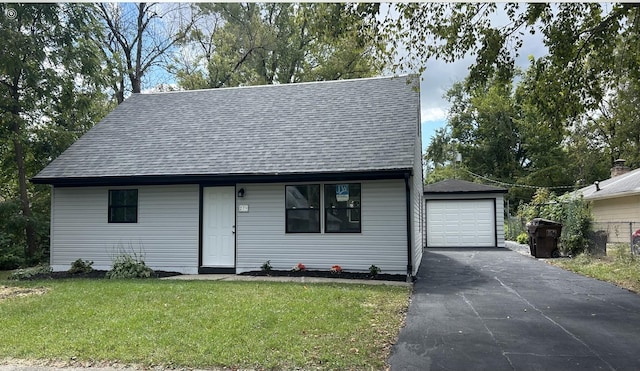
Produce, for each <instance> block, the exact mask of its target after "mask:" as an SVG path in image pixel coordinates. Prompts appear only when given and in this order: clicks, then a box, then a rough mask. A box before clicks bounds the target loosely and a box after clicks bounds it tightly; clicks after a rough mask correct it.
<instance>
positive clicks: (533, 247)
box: [527, 218, 562, 258]
mask: <svg viewBox="0 0 640 371" xmlns="http://www.w3.org/2000/svg"><path fill="white" fill-rule="evenodd" d="M561 231H562V224H560V223H558V222H554V221H553V220H547V219H542V218H535V219H533V220H531V221H530V222H529V223H527V233H528V234H529V250H530V252H531V255H533V256H535V257H536V258H559V257H560V250H558V238H560V232H561Z"/></svg>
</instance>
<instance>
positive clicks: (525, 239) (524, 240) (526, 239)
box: [516, 232, 529, 245]
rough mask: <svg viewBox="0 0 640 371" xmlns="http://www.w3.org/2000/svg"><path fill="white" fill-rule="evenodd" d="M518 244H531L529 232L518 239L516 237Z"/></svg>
mask: <svg viewBox="0 0 640 371" xmlns="http://www.w3.org/2000/svg"><path fill="white" fill-rule="evenodd" d="M516 242H517V243H521V244H525V245H526V244H528V243H529V234H528V233H527V232H522V233H520V234H519V235H518V237H516Z"/></svg>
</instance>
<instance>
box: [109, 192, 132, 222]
mask: <svg viewBox="0 0 640 371" xmlns="http://www.w3.org/2000/svg"><path fill="white" fill-rule="evenodd" d="M137 222H138V190H137V189H112V190H109V223H137Z"/></svg>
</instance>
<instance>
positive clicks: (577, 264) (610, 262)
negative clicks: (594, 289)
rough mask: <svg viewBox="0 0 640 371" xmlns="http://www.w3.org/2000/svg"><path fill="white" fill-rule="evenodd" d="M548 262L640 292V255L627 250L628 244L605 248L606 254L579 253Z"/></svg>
mask: <svg viewBox="0 0 640 371" xmlns="http://www.w3.org/2000/svg"><path fill="white" fill-rule="evenodd" d="M549 262H550V263H551V264H553V265H557V266H559V267H562V268H564V269H567V270H570V271H573V272H576V273H579V274H582V275H584V276H588V277H593V278H597V279H599V280H602V281H607V282H611V283H613V284H616V285H618V286H620V287H624V288H626V289H628V290H631V291H633V292H636V293H640V256H635V255H633V254H631V252H630V251H629V246H628V245H617V246H615V247H613V248H608V249H607V256H602V257H596V256H590V255H588V254H581V255H578V256H577V257H575V258H573V259H550V260H549Z"/></svg>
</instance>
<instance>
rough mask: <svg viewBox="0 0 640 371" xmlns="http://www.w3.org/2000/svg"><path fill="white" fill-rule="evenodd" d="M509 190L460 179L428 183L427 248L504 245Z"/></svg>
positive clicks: (425, 189)
mask: <svg viewBox="0 0 640 371" xmlns="http://www.w3.org/2000/svg"><path fill="white" fill-rule="evenodd" d="M506 192H507V190H506V189H504V188H499V187H493V186H488V185H484V184H478V183H472V182H467V181H464V180H458V179H448V180H443V181H441V182H438V183H434V184H430V185H427V186H425V187H424V199H425V231H426V235H427V238H426V239H425V241H426V247H504V194H505V193H506Z"/></svg>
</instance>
